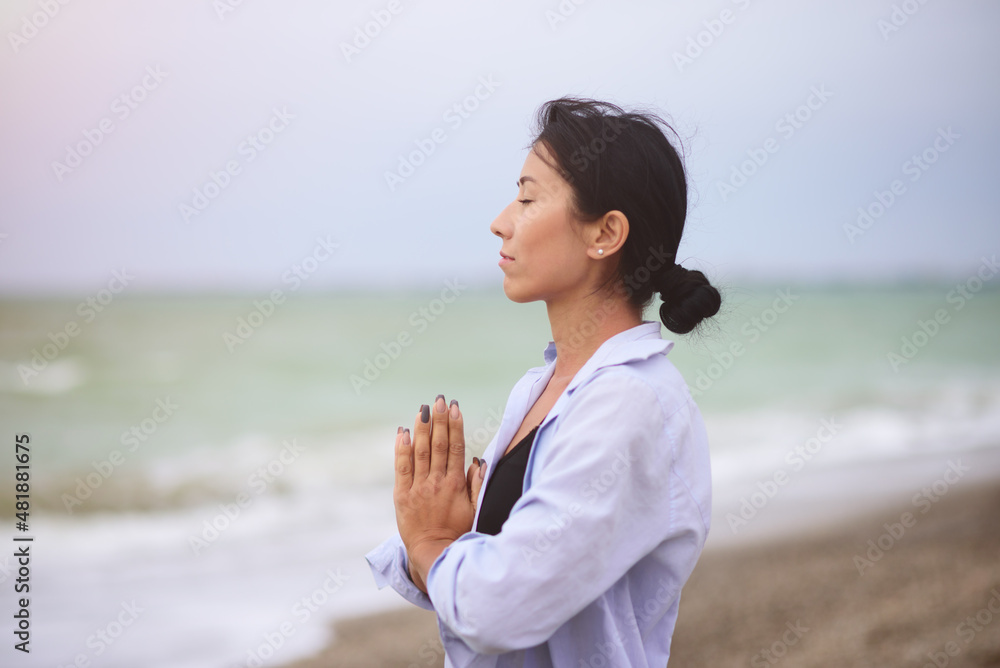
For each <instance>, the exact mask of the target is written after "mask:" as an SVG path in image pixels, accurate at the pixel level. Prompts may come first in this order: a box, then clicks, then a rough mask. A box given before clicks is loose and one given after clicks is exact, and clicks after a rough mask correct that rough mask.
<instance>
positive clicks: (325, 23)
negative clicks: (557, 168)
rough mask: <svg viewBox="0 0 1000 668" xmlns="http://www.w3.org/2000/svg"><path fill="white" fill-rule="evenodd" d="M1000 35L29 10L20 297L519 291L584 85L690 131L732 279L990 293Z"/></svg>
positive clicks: (873, 20) (17, 109)
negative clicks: (507, 239) (544, 112)
mask: <svg viewBox="0 0 1000 668" xmlns="http://www.w3.org/2000/svg"><path fill="white" fill-rule="evenodd" d="M46 11H47V12H48V14H46ZM49 14H51V16H50V15H49ZM998 27H1000V5H998V4H997V3H995V2H989V1H988V0H959V1H956V2H948V3H946V2H934V1H930V2H923V3H920V2H918V1H917V0H907V1H905V2H899V1H895V2H888V1H885V2H882V1H872V0H865V1H861V0H847V1H845V2H839V3H801V2H792V1H791V0H784V1H772V2H759V1H758V0H715V1H712V2H698V3H695V2H689V3H684V4H681V3H677V2H672V3H661V2H616V3H612V2H608V1H607V0H586V1H583V2H580V0H576V2H574V1H573V0H562V1H561V2H558V1H556V0H548V1H544V2H526V1H506V2H503V3H500V2H475V3H459V2H441V3H427V2H412V1H407V0H393V1H392V2H389V1H383V0H376V1H369V2H358V3H355V2H350V3H348V2H338V3H330V2H320V1H318V0H299V1H296V2H263V1H262V0H242V1H241V2H238V1H237V0H214V1H213V0H171V1H170V2H143V3H136V2H126V1H125V0H92V1H89V2H67V3H66V4H60V3H59V2H57V1H56V0H7V1H6V2H4V3H3V8H2V9H0V31H2V33H3V36H4V40H3V44H0V90H2V91H3V92H2V98H3V101H2V103H0V136H2V146H3V150H2V151H0V293H2V294H7V295H22V296H23V295H27V296H31V295H46V294H59V295H75V294H90V293H92V292H93V291H94V290H98V289H101V288H102V287H105V286H108V285H109V284H112V285H118V284H119V283H120V282H121V281H120V278H115V276H116V272H117V275H118V276H121V275H122V272H124V275H126V276H128V277H130V278H128V289H129V290H130V291H135V292H138V293H141V292H195V293H213V292H231V291H240V292H260V291H267V290H270V289H273V288H279V287H282V286H288V285H290V283H289V282H288V281H289V276H290V274H289V272H292V273H293V274H295V275H296V276H298V277H299V280H300V281H301V287H302V289H308V290H330V289H334V290H336V289H342V288H344V289H346V288H351V289H353V288H369V287H374V288H379V289H382V288H388V289H397V288H409V287H414V286H425V287H428V288H432V287H434V286H440V285H442V284H443V282H444V281H445V280H447V279H458V280H461V281H463V282H464V283H466V284H471V285H483V286H489V285H492V286H494V287H495V286H498V285H499V284H500V282H501V279H502V274H501V271H500V269H499V268H498V267H497V265H496V261H497V259H498V258H499V256H498V251H499V248H500V240H499V239H498V238H497V237H495V236H494V235H492V234H491V233H490V231H489V225H490V223H491V222H492V221H493V219H494V218H495V217H496V215H497V214H498V213H499V212H500V211H501V210H502V209H503V207H504V206H506V204H507V203H508V202H509V201H510V200H511V199H513V198H514V197H515V195H516V186H515V181H516V179H517V176H518V175H519V173H520V170H521V167H522V164H523V162H524V158H525V156H526V154H527V148H528V143H529V142H530V139H531V134H530V132H531V126H532V121H533V117H534V113H535V111H536V110H537V108H538V107H539V106H540V105H541V104H542V103H543V102H545V101H547V100H550V99H554V98H557V97H560V96H563V95H574V96H581V97H592V98H596V99H601V100H606V101H610V102H614V103H616V104H618V105H620V106H623V107H625V108H627V109H642V110H648V111H654V112H656V113H659V114H660V115H661V116H663V117H664V118H666V119H667V120H668V121H669V122H670V123H671V124H672V125H673V126H674V127H675V128H676V129H677V130H678V132H679V133H680V136H681V137H682V140H683V152H684V156H685V162H686V166H687V170H688V178H689V183H690V202H689V215H688V221H687V227H686V229H685V235H684V239H683V241H682V244H681V248H680V252H679V254H678V257H679V259H681V260H682V262H683V263H684V264H685V266H689V267H692V268H694V267H698V268H702V269H703V270H705V271H706V273H708V274H709V277H710V278H713V277H714V278H716V279H721V280H723V281H726V282H733V281H739V280H782V281H786V280H798V281H820V282H823V281H853V282H859V281H860V282H868V281H871V282H878V281H898V280H913V279H918V280H920V279H931V280H938V279H947V280H951V279H953V278H962V277H965V276H968V275H970V273H971V272H972V271H973V270H974V269H975V268H976V267H977V266H978V265H979V264H980V262H981V258H982V257H983V256H984V255H985V256H987V257H989V256H991V255H992V254H994V253H996V252H997V251H998V250H1000V226H998V224H997V223H998V216H997V211H998V209H1000V206H998V205H1000V188H998V187H997V186H996V185H995V180H996V177H997V172H998V170H997V164H996V156H997V154H998V150H997V149H998V148H1000V130H998V127H997V124H996V119H997V118H998V117H1000V113H998V112H1000V88H998V86H997V81H998V74H1000V42H998V41H997V40H996V39H995V35H996V32H997V29H998ZM393 173H395V177H388V178H387V174H393ZM859 209H860V212H859ZM862 212H867V214H868V217H862V218H860V222H859V216H861V214H862ZM115 281H118V283H115Z"/></svg>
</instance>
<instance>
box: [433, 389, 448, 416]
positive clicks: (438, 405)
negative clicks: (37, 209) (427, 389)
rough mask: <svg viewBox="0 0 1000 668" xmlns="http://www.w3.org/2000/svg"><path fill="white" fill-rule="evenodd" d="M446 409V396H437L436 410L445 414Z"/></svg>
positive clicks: (435, 401)
mask: <svg viewBox="0 0 1000 668" xmlns="http://www.w3.org/2000/svg"><path fill="white" fill-rule="evenodd" d="M445 408H446V406H445V403H444V395H443V394H439V395H438V396H437V399H435V400H434V410H436V411H437V412H438V413H444V409H445Z"/></svg>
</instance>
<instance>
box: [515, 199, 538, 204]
mask: <svg viewBox="0 0 1000 668" xmlns="http://www.w3.org/2000/svg"><path fill="white" fill-rule="evenodd" d="M517 201H518V202H520V203H521V204H527V203H529V202H533V201H534V200H530V199H519V200H517Z"/></svg>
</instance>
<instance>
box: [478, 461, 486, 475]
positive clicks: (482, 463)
mask: <svg viewBox="0 0 1000 668" xmlns="http://www.w3.org/2000/svg"><path fill="white" fill-rule="evenodd" d="M479 479H480V480H485V479H486V460H485V459H480V460H479Z"/></svg>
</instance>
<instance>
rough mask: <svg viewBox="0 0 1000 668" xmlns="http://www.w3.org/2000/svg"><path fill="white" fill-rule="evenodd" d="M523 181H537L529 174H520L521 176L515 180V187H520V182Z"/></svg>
mask: <svg viewBox="0 0 1000 668" xmlns="http://www.w3.org/2000/svg"><path fill="white" fill-rule="evenodd" d="M525 181H531V182H532V183H538V181H536V180H535V179H534V178H533V177H531V176H522V177H521V178H520V179H518V181H517V184H516V185H517V187H518V188H520V187H521V184H522V183H524V182H525Z"/></svg>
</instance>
